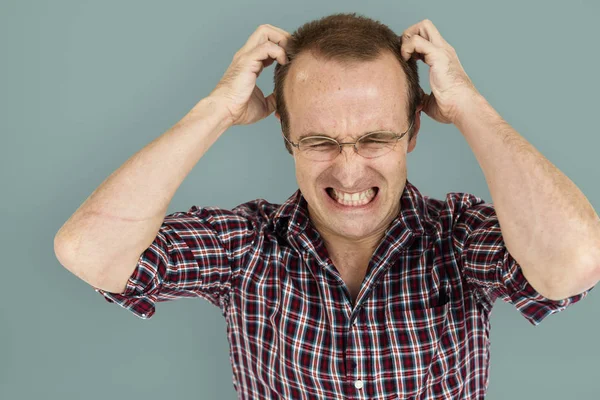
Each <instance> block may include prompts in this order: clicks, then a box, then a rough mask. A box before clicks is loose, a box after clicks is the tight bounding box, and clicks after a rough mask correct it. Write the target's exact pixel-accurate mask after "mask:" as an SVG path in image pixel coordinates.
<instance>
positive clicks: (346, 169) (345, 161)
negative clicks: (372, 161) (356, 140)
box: [331, 144, 369, 188]
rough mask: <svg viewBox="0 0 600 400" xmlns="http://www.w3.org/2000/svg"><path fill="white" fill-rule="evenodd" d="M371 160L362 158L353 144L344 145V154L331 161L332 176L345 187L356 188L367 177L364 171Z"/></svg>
mask: <svg viewBox="0 0 600 400" xmlns="http://www.w3.org/2000/svg"><path fill="white" fill-rule="evenodd" d="M368 161H369V160H367V159H366V158H364V157H361V156H360V155H359V154H358V153H357V152H356V150H355V148H354V146H353V145H352V144H348V145H342V154H338V155H337V156H336V158H334V159H333V161H331V175H332V177H333V178H334V179H335V180H337V181H338V182H339V183H340V185H341V186H343V187H348V188H350V187H356V186H357V184H356V183H357V181H360V180H362V179H363V177H364V176H365V175H366V174H365V173H364V172H363V171H364V170H365V169H366V164H367V163H368Z"/></svg>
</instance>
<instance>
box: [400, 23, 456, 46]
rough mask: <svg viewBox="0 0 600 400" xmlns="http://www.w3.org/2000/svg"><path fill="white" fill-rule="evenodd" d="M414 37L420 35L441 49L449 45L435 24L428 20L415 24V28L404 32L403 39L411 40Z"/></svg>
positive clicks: (412, 27)
mask: <svg viewBox="0 0 600 400" xmlns="http://www.w3.org/2000/svg"><path fill="white" fill-rule="evenodd" d="M414 35H419V36H421V37H423V38H425V39H427V40H429V41H430V42H431V43H433V44H434V45H436V46H440V47H441V46H443V45H445V44H447V42H446V40H445V39H444V38H443V37H442V35H441V34H440V32H439V31H438V29H437V28H436V27H435V25H433V22H431V21H430V20H428V19H424V20H423V21H421V22H419V23H417V24H414V25H413V26H411V27H409V28H408V29H406V30H405V31H404V32H402V37H407V38H409V37H411V36H414Z"/></svg>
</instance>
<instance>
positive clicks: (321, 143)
mask: <svg viewBox="0 0 600 400" xmlns="http://www.w3.org/2000/svg"><path fill="white" fill-rule="evenodd" d="M298 146H299V150H300V151H301V152H302V154H303V155H304V156H305V157H306V158H308V159H310V160H314V161H328V160H332V159H334V158H335V156H337V155H338V153H339V152H340V146H339V145H338V143H337V142H336V141H335V140H331V139H327V138H321V137H314V138H305V139H302V140H301V141H300V142H299V143H298Z"/></svg>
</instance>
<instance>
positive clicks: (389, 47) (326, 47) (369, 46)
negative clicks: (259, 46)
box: [273, 13, 421, 154]
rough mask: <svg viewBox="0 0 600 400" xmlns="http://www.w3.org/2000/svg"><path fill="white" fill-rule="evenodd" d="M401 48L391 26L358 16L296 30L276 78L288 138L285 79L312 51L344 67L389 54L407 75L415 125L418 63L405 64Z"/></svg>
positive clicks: (338, 16) (348, 15)
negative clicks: (295, 63) (298, 59)
mask: <svg viewBox="0 0 600 400" xmlns="http://www.w3.org/2000/svg"><path fill="white" fill-rule="evenodd" d="M401 45H402V36H401V35H397V34H396V33H394V31H392V30H391V29H390V28H389V27H388V26H387V25H385V24H382V23H381V22H379V21H376V20H373V19H371V18H368V17H365V16H363V15H357V13H345V14H342V13H339V14H332V15H329V16H326V17H323V18H320V19H318V20H313V21H309V22H307V23H305V24H304V25H302V26H301V27H299V28H298V29H296V31H295V32H294V33H292V37H291V39H290V40H289V41H288V45H287V52H286V53H287V56H288V59H289V62H288V63H287V64H284V65H281V64H277V65H276V67H275V76H274V78H273V80H274V83H275V87H274V92H275V96H276V99H277V105H276V107H275V111H276V112H277V113H279V115H280V118H281V129H282V131H283V134H284V135H285V137H286V138H288V139H289V138H290V136H289V129H290V126H289V115H288V110H287V107H286V104H285V98H284V96H283V88H284V83H285V78H286V76H287V74H288V71H289V68H290V66H291V65H292V64H293V60H294V58H295V57H297V56H298V55H300V54H301V53H304V52H308V51H310V52H311V53H312V54H314V55H315V57H321V58H323V59H325V60H336V61H340V62H342V63H344V62H346V63H351V62H356V61H372V60H375V59H377V58H378V57H379V56H380V55H381V54H382V53H384V52H386V51H389V52H391V53H392V54H393V55H394V56H395V57H396V58H397V59H398V61H399V62H400V66H401V67H402V70H403V71H404V73H405V74H406V81H407V86H408V90H407V92H408V93H407V98H408V102H407V112H408V115H409V122H413V123H414V119H415V113H416V111H417V107H418V106H419V104H420V102H421V93H420V86H419V74H418V70H417V60H416V59H415V58H412V57H411V58H410V59H409V60H408V61H405V60H404V59H403V58H402V55H401V53H400V48H401ZM413 133H414V127H413V129H411V131H410V132H409V134H408V138H409V139H408V140H409V141H410V140H411V139H412V138H413ZM284 142H285V147H286V149H287V151H288V152H289V153H290V154H293V152H292V148H291V147H290V145H289V143H288V142H287V141H285V140H284Z"/></svg>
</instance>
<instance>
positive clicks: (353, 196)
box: [333, 189, 375, 201]
mask: <svg viewBox="0 0 600 400" xmlns="http://www.w3.org/2000/svg"><path fill="white" fill-rule="evenodd" d="M374 193H375V191H374V190H373V189H367V190H365V191H364V192H360V193H353V194H350V193H345V192H340V191H338V190H335V189H333V194H334V195H335V197H336V198H338V199H340V200H347V201H358V200H362V199H364V198H366V197H371V196H373V194H374Z"/></svg>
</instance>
